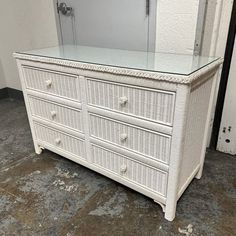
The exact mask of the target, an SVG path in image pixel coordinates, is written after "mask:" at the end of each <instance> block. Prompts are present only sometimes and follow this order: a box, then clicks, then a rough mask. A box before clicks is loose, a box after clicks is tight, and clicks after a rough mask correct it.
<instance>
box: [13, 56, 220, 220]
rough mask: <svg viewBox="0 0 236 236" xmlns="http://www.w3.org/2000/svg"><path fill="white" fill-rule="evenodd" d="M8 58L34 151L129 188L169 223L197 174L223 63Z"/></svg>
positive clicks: (199, 172)
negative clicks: (153, 65) (187, 70)
mask: <svg viewBox="0 0 236 236" xmlns="http://www.w3.org/2000/svg"><path fill="white" fill-rule="evenodd" d="M14 56H15V57H16V58H17V64H18V69H19V73H20V78H21V83H22V88H23V92H24V98H25V103H26V108H27V113H28V116H29V121H30V126H31V130H32V136H33V141H34V146H35V150H36V153H38V154H40V153H41V151H42V149H44V148H46V149H49V150H51V151H53V152H56V153H58V154H60V155H62V156H64V157H66V158H69V159H71V160H73V161H75V162H77V163H79V164H81V165H84V166H86V167H88V168H90V169H92V170H94V171H97V172H99V173H101V174H104V175H105V176H107V177H109V178H112V179H114V180H116V181H118V182H120V183H122V184H124V185H126V186H128V187H130V188H133V189H135V190H136V191H139V192H141V193H143V194H144V195H146V196H148V197H151V198H153V199H154V201H155V202H157V203H159V204H160V205H161V206H162V207H163V210H164V211H165V218H166V219H167V220H170V221H171V220H173V219H174V217H175V211H176V204H177V201H178V199H179V197H180V196H181V195H182V193H183V192H184V190H185V189H186V188H187V186H188V185H189V183H190V182H191V180H192V179H193V178H194V177H195V176H196V177H197V178H200V177H201V174H202V168H203V163H204V157H205V149H206V137H207V130H208V126H209V121H210V111H211V107H212V100H213V95H214V88H215V81H216V79H215V78H216V77H217V73H216V72H217V71H218V69H219V66H220V65H221V63H222V60H216V61H214V62H213V63H210V64H209V65H207V66H205V67H203V68H202V69H200V70H198V71H196V72H194V73H192V74H190V75H174V74H167V73H159V72H150V71H140V70H134V69H124V68H116V67H112V66H102V65H95V64H89V63H81V62H76V61H69V60H62V59H53V58H49V57H41V56H32V55H26V54H21V53H16V54H14Z"/></svg>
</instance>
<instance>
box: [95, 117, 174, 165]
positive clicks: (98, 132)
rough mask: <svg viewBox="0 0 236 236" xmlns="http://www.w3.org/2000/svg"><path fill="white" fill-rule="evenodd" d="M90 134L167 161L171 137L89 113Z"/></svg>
mask: <svg viewBox="0 0 236 236" xmlns="http://www.w3.org/2000/svg"><path fill="white" fill-rule="evenodd" d="M90 135H91V136H93V137H96V138H99V139H102V140H105V141H107V142H111V143H112V144H116V145H119V146H121V147H125V148H127V149H130V150H131V151H134V152H138V153H139V154H140V153H141V154H144V155H146V156H147V157H150V158H153V159H155V160H158V161H162V162H164V163H166V164H168V163H169V155H170V145H171V137H170V136H168V135H165V134H161V133H157V132H152V131H149V130H146V129H142V128H139V127H137V126H133V125H130V124H125V123H122V122H119V121H116V120H111V119H109V118H106V117H101V116H98V115H95V114H90Z"/></svg>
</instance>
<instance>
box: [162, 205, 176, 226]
mask: <svg viewBox="0 0 236 236" xmlns="http://www.w3.org/2000/svg"><path fill="white" fill-rule="evenodd" d="M176 204H177V202H176V203H175V204H174V205H172V206H168V205H166V211H165V219H167V220H168V221H173V220H174V218H175V212H176Z"/></svg>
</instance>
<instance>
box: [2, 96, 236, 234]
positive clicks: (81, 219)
mask: <svg viewBox="0 0 236 236" xmlns="http://www.w3.org/2000/svg"><path fill="white" fill-rule="evenodd" d="M235 174H236V157H234V156H230V155H225V154H222V153H219V152H214V151H209V152H208V153H207V156H206V164H205V168H204V173H203V177H202V179H201V180H196V179H195V180H194V181H193V182H192V183H191V185H190V186H189V188H188V189H187V190H186V192H185V193H184V195H183V196H182V197H181V199H180V200H179V203H178V206H177V213H176V219H175V220H174V221H173V222H168V221H166V220H165V219H164V217H163V213H162V210H161V207H160V206H159V205H157V204H155V203H154V202H153V201H152V199H149V198H147V197H145V196H143V195H141V194H139V193H137V192H135V191H133V190H131V189H129V188H126V187H124V186H122V185H120V184H118V183H116V182H114V181H112V180H110V179H108V178H106V177H103V176H102V175H99V174H96V173H95V172H93V171H91V170H89V169H86V168H84V167H82V166H80V165H78V164H75V163H73V162H71V161H69V160H67V159H65V158H62V157H61V156H59V155H56V154H54V153H52V152H49V151H44V152H43V153H42V154H41V155H36V154H35V153H34V149H33V143H32V138H31V133H30V129H29V125H28V120H27V116H26V111H25V107H24V104H23V102H19V101H14V100H9V99H4V100H0V235H11V236H12V235H22V236H25V235H30V236H31V235H42V236H45V235H50V236H53V235H59V236H72V235H82V236H84V235H85V236H87V235H88V236H92V235H96V236H99V235H112V236H113V235H125V236H126V235H128V236H132V235H142V236H143V235H148V236H149V235H151V236H153V235H168V236H169V235H180V236H181V235H189V236H198V235H199V236H200V235H208V236H209V235H220V236H227V235H230V236H233V235H236V210H235V209H236V176H235ZM189 224H191V225H192V226H193V232H192V233H188V234H187V233H184V232H186V231H181V230H186V227H187V226H188V225H189ZM179 229H181V230H180V231H181V232H182V233H180V232H179Z"/></svg>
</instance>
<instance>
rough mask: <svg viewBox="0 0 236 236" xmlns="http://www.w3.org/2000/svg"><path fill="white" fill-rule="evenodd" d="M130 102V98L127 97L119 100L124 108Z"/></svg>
mask: <svg viewBox="0 0 236 236" xmlns="http://www.w3.org/2000/svg"><path fill="white" fill-rule="evenodd" d="M127 102H128V98H127V97H126V96H123V97H120V98H119V103H120V105H121V106H124V105H125V104H126V103H127Z"/></svg>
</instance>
